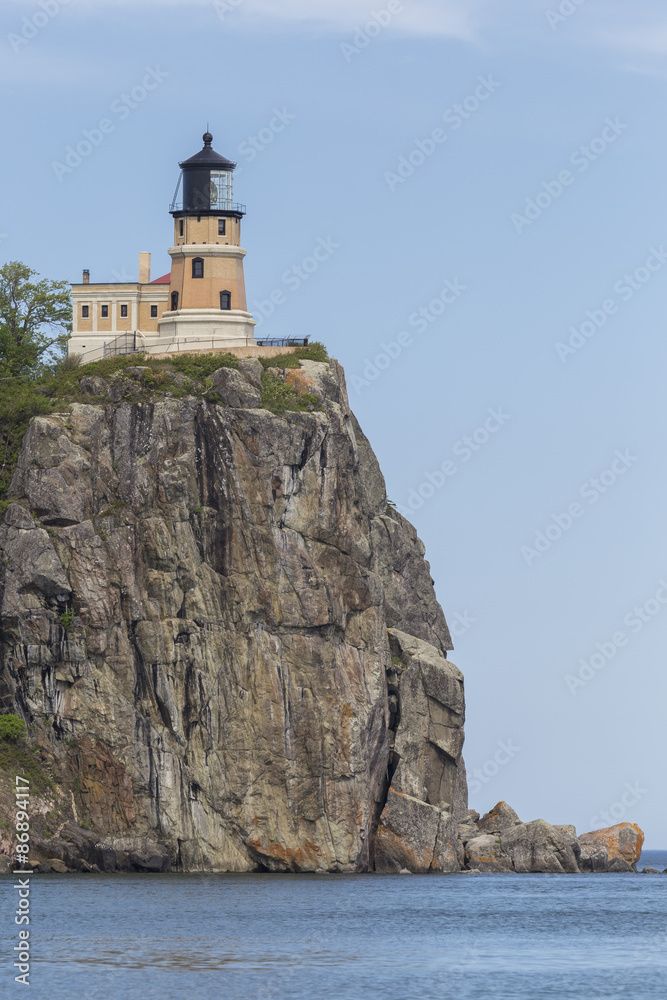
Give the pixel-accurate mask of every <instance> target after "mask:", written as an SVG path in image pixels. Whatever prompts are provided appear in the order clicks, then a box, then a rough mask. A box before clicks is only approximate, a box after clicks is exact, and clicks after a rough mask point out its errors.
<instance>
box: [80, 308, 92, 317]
mask: <svg viewBox="0 0 667 1000" xmlns="http://www.w3.org/2000/svg"><path fill="white" fill-rule="evenodd" d="M89 316H90V306H81V319H88V317H89Z"/></svg>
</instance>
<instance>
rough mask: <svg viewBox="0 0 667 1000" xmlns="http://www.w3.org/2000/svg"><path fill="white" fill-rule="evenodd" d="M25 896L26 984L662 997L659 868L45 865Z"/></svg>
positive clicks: (182, 998)
mask: <svg viewBox="0 0 667 1000" xmlns="http://www.w3.org/2000/svg"><path fill="white" fill-rule="evenodd" d="M644 865H650V866H652V867H656V868H660V870H661V871H662V869H663V868H666V867H667V852H646V853H645V855H644V856H643V857H642V863H641V865H640V867H643V866H644ZM0 881H1V882H2V886H1V891H2V896H3V906H2V926H1V931H2V942H3V950H2V957H1V960H0V969H1V973H2V979H3V982H2V985H1V987H0V994H1V995H2V996H3V997H5V996H6V997H12V996H20V995H22V994H21V993H20V990H21V989H22V988H23V987H22V986H20V985H19V984H15V983H14V982H13V974H14V973H13V970H12V969H11V961H12V959H11V958H9V956H10V955H11V948H12V946H13V944H14V940H13V932H14V926H13V924H12V920H13V910H14V902H15V899H14V892H13V890H12V884H13V879H11V878H10V877H3V878H2V879H1V880H0ZM8 904H9V905H8ZM31 905H32V915H33V919H32V922H31V925H30V930H31V944H32V945H33V947H34V958H33V964H32V969H31V992H30V994H29V995H30V996H32V997H33V1000H37V998H38V1000H65V998H67V1000H71V998H76V1000H153V998H155V1000H158V998H159V1000H302V998H303V1000H306V998H308V1000H319V998H321V997H323V998H332V1000H361V998H365V997H369V998H370V997H372V998H374V997H378V998H381V1000H412V998H415V1000H417V998H419V1000H440V998H447V997H452V998H456V1000H477V998H484V1000H524V998H525V1000H542V998H554V1000H570V998H572V1000H575V998H576V1000H594V998H598V997H600V998H601V997H605V998H609V1000H611V998H619V1000H620V998H623V1000H649V998H650V1000H653V998H661V1000H662V998H664V997H665V996H666V995H667V876H664V875H660V876H658V875H643V876H641V875H502V876H498V875H496V876H494V875H463V874H462V875H447V876H416V875H411V876H408V875H402V876H401V875H399V876H378V875H360V876H349V875H328V876H325V875H322V876H317V875H215V876H211V875H110V876H100V875H78V876H74V875H70V876H57V875H41V876H34V877H33V879H32V898H31Z"/></svg>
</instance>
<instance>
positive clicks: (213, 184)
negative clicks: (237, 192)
mask: <svg viewBox="0 0 667 1000" xmlns="http://www.w3.org/2000/svg"><path fill="white" fill-rule="evenodd" d="M233 183H234V182H233V176H232V171H231V170H212V171H211V180H210V186H209V190H210V195H211V201H210V206H211V208H212V209H213V210H214V211H215V210H218V209H219V210H221V211H225V210H227V211H229V210H230V209H231V208H232V204H233V201H234V192H233Z"/></svg>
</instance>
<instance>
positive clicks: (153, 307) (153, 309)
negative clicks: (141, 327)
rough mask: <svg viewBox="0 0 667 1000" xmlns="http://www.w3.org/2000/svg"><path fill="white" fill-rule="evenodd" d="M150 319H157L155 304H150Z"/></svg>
mask: <svg viewBox="0 0 667 1000" xmlns="http://www.w3.org/2000/svg"><path fill="white" fill-rule="evenodd" d="M151 319H157V306H151Z"/></svg>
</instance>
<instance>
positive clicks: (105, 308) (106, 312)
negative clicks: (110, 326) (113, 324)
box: [102, 306, 109, 319]
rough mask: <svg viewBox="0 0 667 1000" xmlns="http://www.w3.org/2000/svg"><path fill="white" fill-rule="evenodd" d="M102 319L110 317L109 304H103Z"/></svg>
mask: <svg viewBox="0 0 667 1000" xmlns="http://www.w3.org/2000/svg"><path fill="white" fill-rule="evenodd" d="M102 319H109V306H102Z"/></svg>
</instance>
